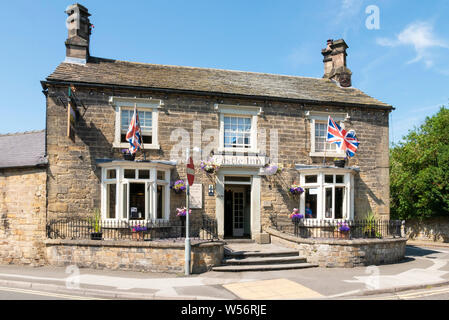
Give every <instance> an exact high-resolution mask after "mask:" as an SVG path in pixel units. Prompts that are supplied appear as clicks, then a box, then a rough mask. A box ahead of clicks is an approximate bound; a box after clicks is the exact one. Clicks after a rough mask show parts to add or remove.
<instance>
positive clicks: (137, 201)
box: [129, 183, 145, 219]
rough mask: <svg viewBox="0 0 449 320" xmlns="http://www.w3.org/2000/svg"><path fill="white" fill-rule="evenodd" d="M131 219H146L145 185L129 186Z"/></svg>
mask: <svg viewBox="0 0 449 320" xmlns="http://www.w3.org/2000/svg"><path fill="white" fill-rule="evenodd" d="M129 211H130V219H145V184H144V183H130V184H129Z"/></svg>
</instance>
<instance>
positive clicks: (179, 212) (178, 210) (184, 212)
mask: <svg viewBox="0 0 449 320" xmlns="http://www.w3.org/2000/svg"><path fill="white" fill-rule="evenodd" d="M191 213H192V210H190V209H189V214H191ZM186 215H187V208H186V207H184V208H176V216H178V217H180V218H185V217H186Z"/></svg>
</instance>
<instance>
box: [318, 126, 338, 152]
mask: <svg viewBox="0 0 449 320" xmlns="http://www.w3.org/2000/svg"><path fill="white" fill-rule="evenodd" d="M326 136H327V123H323V122H315V151H316V152H323V151H325V150H326V151H336V150H337V145H336V144H335V143H329V142H326Z"/></svg>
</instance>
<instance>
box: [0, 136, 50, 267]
mask: <svg viewBox="0 0 449 320" xmlns="http://www.w3.org/2000/svg"><path fill="white" fill-rule="evenodd" d="M46 181H47V159H46V157H45V131H34V132H24V133H15V134H6V135H0V264H10V263H14V264H30V265H35V266H38V265H43V264H45V263H46V254H45V246H44V240H45V221H46V216H45V215H46V206H47V204H46Z"/></svg>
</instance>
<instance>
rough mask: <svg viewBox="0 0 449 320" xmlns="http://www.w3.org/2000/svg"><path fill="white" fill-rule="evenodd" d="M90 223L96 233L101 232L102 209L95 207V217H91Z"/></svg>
mask: <svg viewBox="0 0 449 320" xmlns="http://www.w3.org/2000/svg"><path fill="white" fill-rule="evenodd" d="M90 224H91V226H92V228H93V229H94V232H95V233H99V232H101V213H100V209H98V208H95V209H94V214H93V217H91V218H90Z"/></svg>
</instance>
